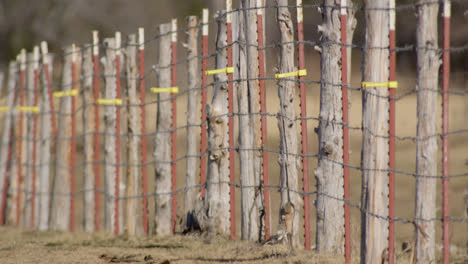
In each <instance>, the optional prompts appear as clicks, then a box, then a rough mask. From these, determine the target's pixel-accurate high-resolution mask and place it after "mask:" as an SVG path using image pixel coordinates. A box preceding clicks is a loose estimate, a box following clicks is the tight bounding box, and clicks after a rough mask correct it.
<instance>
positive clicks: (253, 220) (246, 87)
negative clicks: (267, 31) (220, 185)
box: [234, 0, 263, 240]
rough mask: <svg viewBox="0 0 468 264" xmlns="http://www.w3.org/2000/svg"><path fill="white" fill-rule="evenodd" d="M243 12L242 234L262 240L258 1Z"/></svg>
mask: <svg viewBox="0 0 468 264" xmlns="http://www.w3.org/2000/svg"><path fill="white" fill-rule="evenodd" d="M241 7H242V9H243V11H242V12H239V13H237V18H238V23H237V25H234V26H235V28H237V31H238V38H239V40H240V43H245V44H239V45H238V46H239V52H238V54H237V55H238V56H239V57H238V58H237V60H236V61H237V65H238V67H237V69H236V72H238V76H239V79H240V81H239V82H238V88H237V102H238V109H239V113H240V115H239V161H240V170H241V171H240V182H241V213H242V225H241V237H242V239H248V240H259V239H260V238H261V237H260V236H261V234H260V232H259V230H260V228H262V229H263V227H261V226H260V215H261V214H260V213H261V212H260V210H261V206H262V200H261V199H262V197H261V192H259V191H258V188H259V187H258V186H260V184H261V180H262V178H261V175H262V160H263V156H262V152H261V148H262V133H261V121H260V118H261V117H260V115H259V114H258V113H260V110H261V109H260V86H259V80H258V79H257V76H258V72H259V68H258V65H259V61H258V51H257V44H258V40H257V27H254V26H251V25H255V24H256V23H257V12H256V10H255V8H256V7H257V1H254V0H243V1H242V3H241Z"/></svg>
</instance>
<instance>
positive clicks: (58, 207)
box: [50, 46, 75, 231]
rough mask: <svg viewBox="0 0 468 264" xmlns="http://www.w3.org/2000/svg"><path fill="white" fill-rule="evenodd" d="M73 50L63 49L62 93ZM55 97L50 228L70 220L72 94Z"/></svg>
mask: <svg viewBox="0 0 468 264" xmlns="http://www.w3.org/2000/svg"><path fill="white" fill-rule="evenodd" d="M74 52H75V50H74V48H73V47H71V46H69V47H67V48H66V49H65V56H64V63H63V72H62V93H63V94H66V93H68V92H70V90H71V88H72V86H71V83H72V70H71V64H72V56H74V55H73V54H74ZM54 98H57V99H58V100H60V104H59V113H60V114H58V115H57V117H58V131H60V136H59V137H58V138H57V145H56V164H55V171H54V176H53V180H52V202H51V205H52V208H51V215H50V217H51V219H50V228H51V229H53V230H61V231H66V230H68V228H69V223H70V197H71V188H70V186H71V172H70V168H69V159H70V156H69V155H70V154H71V148H70V142H69V140H70V138H71V97H70V96H60V92H56V93H54Z"/></svg>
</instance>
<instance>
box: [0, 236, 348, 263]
mask: <svg viewBox="0 0 468 264" xmlns="http://www.w3.org/2000/svg"><path fill="white" fill-rule="evenodd" d="M0 234H1V235H0V243H1V246H0V263H2V264H8V263H49V264H50V263H144V264H150V263H151V264H159V263H161V264H169V263H342V262H343V258H342V257H333V256H324V255H322V256H318V255H317V254H315V253H313V251H311V252H307V251H304V250H295V251H294V252H292V253H291V252H290V251H289V249H288V248H287V247H285V246H281V245H275V246H266V245H265V246H264V245H260V244H257V243H252V242H240V241H229V240H224V239H221V238H219V239H217V240H215V241H211V243H207V242H205V241H204V240H203V239H202V238H200V237H194V236H174V237H170V238H167V239H157V238H145V237H140V238H134V237H132V238H128V237H125V236H120V237H113V236H112V235H109V234H103V233H97V234H86V233H74V234H71V233H60V232H49V231H48V232H38V231H21V230H19V229H15V228H11V227H9V228H0Z"/></svg>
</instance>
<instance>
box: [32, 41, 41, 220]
mask: <svg viewBox="0 0 468 264" xmlns="http://www.w3.org/2000/svg"><path fill="white" fill-rule="evenodd" d="M33 54H34V56H33V68H34V69H33V71H34V72H33V75H34V77H33V78H34V80H33V82H34V84H33V92H32V97H33V98H32V100H31V102H32V103H31V105H32V106H33V107H39V106H38V104H39V61H40V57H39V46H34V50H33ZM39 109H40V108H39ZM38 121H39V115H37V114H35V115H34V117H33V124H32V141H33V143H32V155H31V164H32V165H31V166H32V175H31V176H32V179H31V180H32V181H31V225H30V227H31V228H36V227H37V224H38V222H39V218H38V215H39V214H38V213H37V209H38V208H39V199H38V198H37V197H38V195H40V193H38V192H37V191H38V190H39V181H38V178H37V175H38V173H39V169H40V166H38V163H37V157H38V154H39V153H38V151H37V145H38V138H37V127H38V125H39V124H38Z"/></svg>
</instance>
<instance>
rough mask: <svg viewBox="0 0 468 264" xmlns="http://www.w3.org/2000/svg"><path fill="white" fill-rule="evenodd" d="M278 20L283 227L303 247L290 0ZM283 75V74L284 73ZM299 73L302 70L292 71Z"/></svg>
mask: <svg viewBox="0 0 468 264" xmlns="http://www.w3.org/2000/svg"><path fill="white" fill-rule="evenodd" d="M276 4H277V5H278V8H277V19H278V26H279V29H280V34H281V38H280V39H281V43H283V44H282V45H281V49H280V59H279V67H278V74H277V75H276V77H277V79H278V96H279V98H280V111H279V113H278V115H277V119H278V128H279V131H280V155H279V158H278V163H279V165H280V170H281V171H280V177H281V210H280V211H281V212H280V219H279V222H280V226H284V227H285V229H284V230H279V231H281V232H285V233H286V234H287V235H288V240H289V243H291V245H292V246H293V247H297V246H299V217H300V208H301V207H302V199H301V197H300V196H299V195H298V194H297V191H298V175H297V164H298V158H297V153H298V152H297V151H298V149H297V126H296V122H295V119H296V109H295V108H296V100H295V97H296V87H295V86H296V85H295V83H294V82H292V81H291V78H290V77H289V75H288V73H294V72H295V71H297V68H296V67H295V66H294V44H293V42H294V26H293V23H292V21H291V14H290V13H289V10H288V7H287V6H288V1H287V0H277V1H276ZM282 74H283V75H282ZM297 75H299V72H298V73H297V74H296V73H294V74H292V76H293V78H294V76H297Z"/></svg>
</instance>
